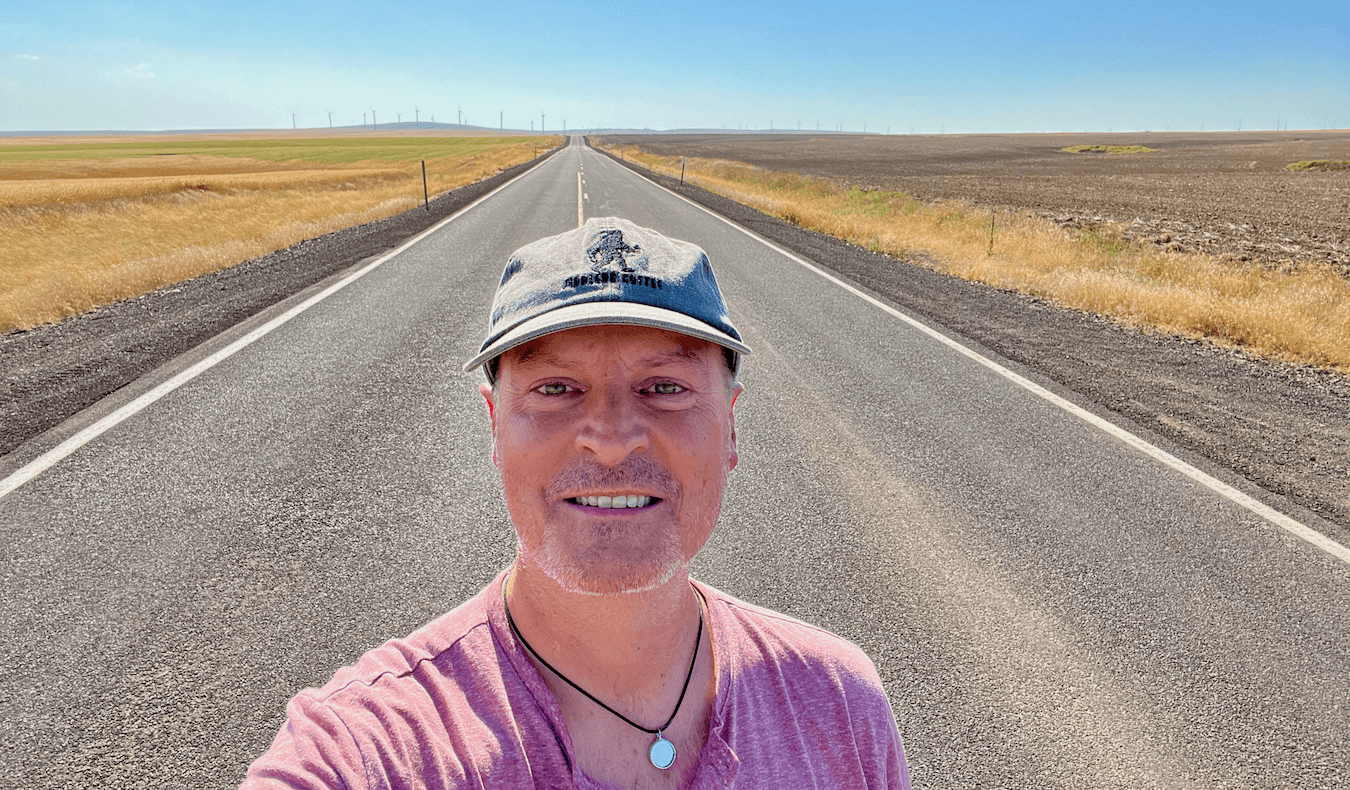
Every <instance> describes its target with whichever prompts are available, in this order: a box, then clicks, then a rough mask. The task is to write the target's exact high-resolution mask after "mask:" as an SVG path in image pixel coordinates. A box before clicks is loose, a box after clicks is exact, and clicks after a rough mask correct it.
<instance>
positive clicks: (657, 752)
mask: <svg viewBox="0 0 1350 790" xmlns="http://www.w3.org/2000/svg"><path fill="white" fill-rule="evenodd" d="M694 592H695V593H696V594H697V595H698V597H699V599H700V601H701V599H702V598H703V593H700V592H698V590H697V589H696V590H694ZM502 608H503V609H505V610H506V622H507V624H509V625H510V626H511V633H513V634H515V635H516V639H519V640H520V644H521V645H523V646H524V647H525V649H526V650H528V651H530V655H532V656H534V657H535V658H536V659H537V660H538V661H539V663H541V664H543V665H544V666H545V667H548V671H549V672H552V673H553V674H555V675H557V676H558V677H560V678H562V679H563V681H564V682H566V683H567V685H569V686H571V687H572V688H574V689H576V690H577V691H580V692H581V693H582V694H585V695H586V698H587V699H589V700H590V701H591V702H594V703H595V704H596V705H599V706H600V707H602V708H604V709H605V710H607V711H609V712H610V713H613V714H614V715H615V716H618V717H619V718H621V719H623V720H624V721H625V722H627V723H628V724H630V725H632V726H633V727H636V728H637V729H639V730H642V731H643V732H645V733H648V734H650V735H655V736H656V740H655V741H653V742H652V745H651V748H650V749H648V750H647V757H649V758H650V759H651V761H652V765H654V766H656V767H657V768H660V769H661V770H662V771H664V770H666V769H667V768H669V767H670V766H672V765H674V764H675V744H673V743H671V742H670V741H668V740H666V738H665V736H664V735H663V734H662V733H664V732H665V729H666V728H667V727H669V726H670V724H671V722H673V721H675V716H676V714H678V713H679V712H680V705H681V704H683V703H684V695H685V692H687V691H689V679H690V678H692V677H693V676H694V664H695V663H697V662H698V646H699V643H700V642H702V641H703V605H702V603H700V604H699V607H698V636H696V637H695V638H694V657H693V659H691V660H690V661H689V674H687V675H685V676H684V688H682V689H680V698H679V699H678V700H676V702H675V710H673V711H671V714H670V718H669V719H666V723H665V724H662V725H661V726H660V727H657V728H656V729H654V730H653V729H651V728H649V727H643V726H642V725H641V724H638V723H637V722H635V721H633V720H632V719H630V718H628V717H627V716H625V715H623V714H622V713H620V712H618V711H617V710H614V709H613V708H611V707H610V706H608V705H606V704H605V703H603V702H601V701H600V700H598V699H596V698H595V697H594V696H593V695H592V694H591V693H590V692H589V691H587V690H586V689H584V688H582V687H581V686H578V685H577V684H575V683H573V682H572V680H571V678H569V677H567V676H566V675H564V674H563V673H561V672H559V671H558V670H556V669H554V668H553V665H552V664H550V663H548V662H547V661H545V660H544V657H543V656H541V655H539V654H538V653H536V652H534V648H533V647H530V643H529V642H526V641H525V637H523V636H521V635H520V629H519V628H517V627H516V621H515V618H513V617H511V608H510V607H509V606H507V605H506V582H505V581H503V582H502Z"/></svg>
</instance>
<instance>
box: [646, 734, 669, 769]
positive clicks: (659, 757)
mask: <svg viewBox="0 0 1350 790" xmlns="http://www.w3.org/2000/svg"><path fill="white" fill-rule="evenodd" d="M647 756H648V757H650V758H652V765H654V766H656V767H657V768H660V769H661V770H662V771H664V770H666V769H667V768H669V767H670V766H672V765H674V764H675V744H673V743H671V742H670V741H668V740H666V739H665V738H664V737H663V736H662V735H661V734H660V733H658V734H657V736H656V742H655V743H653V744H652V748H650V749H648V750H647Z"/></svg>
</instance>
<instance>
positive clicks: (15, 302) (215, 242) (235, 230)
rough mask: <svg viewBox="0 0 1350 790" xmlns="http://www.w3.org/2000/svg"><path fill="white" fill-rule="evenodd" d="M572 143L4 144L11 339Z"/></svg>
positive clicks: (0, 276)
mask: <svg viewBox="0 0 1350 790" xmlns="http://www.w3.org/2000/svg"><path fill="white" fill-rule="evenodd" d="M561 142H562V140H561V138H560V137H545V138H494V137H482V136H478V137H393V138H389V137H354V138H336V139H332V138H325V139H297V138H288V139H281V140H271V139H244V140H173V141H163V140H158V141H128V140H111V141H100V142H74V143H72V142H60V143H36V144H22V143H16V142H14V141H12V140H10V141H6V143H5V144H3V145H0V331H4V330H13V329H25V328H29V327H32V326H36V325H38V324H41V323H48V322H53V321H58V320H60V319H62V318H64V317H67V316H70V315H74V314H77V313H80V312H84V311H86V310H89V309H91V308H93V307H97V306H98V305H102V304H108V303H110V302H114V301H118V300H121V299H128V298H132V297H135V296H138V295H140V294H144V293H147V292H149V291H152V290H154V289H156V288H160V287H163V286H166V285H171V284H173V283H176V282H180V281H182V280H185V279H189V278H191V277H195V276H198V275H201V274H205V273H208V272H211V271H216V270H218V269H222V268H225V267H228V266H232V265H234V264H236V263H239V262H241V261H245V260H248V259H250V258H254V257H257V256H260V255H265V254H267V253H269V252H273V251H275V250H279V249H283V248H285V247H287V246H290V245H291V244H294V243H296V242H299V241H302V240H304V239H308V238H313V237H315V236H319V235H322V234H324V233H329V232H331V231H335V230H340V229H342V228H346V227H350V226H352V225H356V224H360V223H365V222H371V221H374V220H378V219H382V218H385V217H389V216H392V215H394V214H397V213H399V212H402V211H406V210H407V209H410V208H414V207H416V206H418V205H419V204H421V202H422V199H423V193H422V169H421V162H422V161H425V162H426V172H427V186H428V191H429V192H430V194H431V195H432V196H435V195H437V194H439V193H442V192H446V191H449V190H452V189H455V188H457V187H460V186H464V185H466V184H470V183H473V182H475V181H480V180H482V179H484V178H487V177H489V176H491V175H494V174H495V173H498V172H501V171H502V170H504V169H507V168H509V167H512V166H514V165H517V164H520V163H522V162H526V161H529V160H530V159H532V158H534V157H535V156H536V155H537V154H538V153H540V152H542V151H545V150H547V149H548V148H550V147H553V146H557V145H560V144H561Z"/></svg>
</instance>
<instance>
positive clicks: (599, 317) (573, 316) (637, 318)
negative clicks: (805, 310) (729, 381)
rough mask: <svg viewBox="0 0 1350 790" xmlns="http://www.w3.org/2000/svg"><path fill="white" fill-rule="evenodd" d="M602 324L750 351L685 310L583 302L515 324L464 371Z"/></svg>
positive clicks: (744, 351) (471, 361) (630, 304)
mask: <svg viewBox="0 0 1350 790" xmlns="http://www.w3.org/2000/svg"><path fill="white" fill-rule="evenodd" d="M603 324H620V325H625V326H650V327H656V328H657V329H666V330H669V331H671V332H678V333H679V334H681V335H689V336H691V337H698V338H702V339H704V340H707V341H710V342H712V343H716V344H717V345H719V346H722V347H723V348H729V349H731V350H732V351H735V352H737V353H739V354H749V353H750V348H749V347H748V346H746V345H745V344H744V343H742V342H741V341H739V340H737V339H736V338H734V337H732V336H731V335H728V334H726V333H724V332H720V331H718V330H717V329H716V328H714V327H712V326H710V325H708V324H705V323H703V322H702V321H700V320H698V319H697V318H690V317H689V316H687V315H685V314H684V313H677V312H675V311H674V310H666V309H664V308H660V307H652V306H651V305H645V304H639V303H635V302H584V303H582V304H574V305H568V306H566V307H559V308H558V309H557V310H550V311H548V312H547V313H544V314H543V315H540V316H535V317H534V318H531V319H530V320H528V321H526V322H524V323H522V324H520V325H519V326H516V327H513V328H512V329H511V331H509V332H507V333H506V334H504V335H502V336H501V337H499V338H497V340H496V342H494V343H493V344H492V345H490V346H488V347H487V348H485V349H483V350H482V351H480V352H478V354H477V356H475V357H474V358H473V359H471V360H469V361H468V362H466V363H464V370H465V371H470V370H473V369H474V368H476V367H478V366H480V365H482V364H483V363H484V362H487V361H488V360H490V359H492V358H493V357H496V356H500V355H501V354H503V353H505V352H506V351H508V350H510V349H512V348H515V347H516V346H518V345H521V344H522V343H528V342H530V341H531V340H534V339H535V338H538V337H543V336H544V335H549V334H552V333H554V332H561V331H563V330H565V329H575V328H577V327H580V326H599V325H603Z"/></svg>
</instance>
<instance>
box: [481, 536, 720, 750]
mask: <svg viewBox="0 0 1350 790" xmlns="http://www.w3.org/2000/svg"><path fill="white" fill-rule="evenodd" d="M507 601H508V605H509V607H510V612H511V616H512V618H513V619H514V620H515V624H516V627H517V628H519V629H520V632H521V635H522V636H523V637H524V638H525V639H526V640H527V641H528V642H529V645H530V647H531V648H533V650H534V651H535V652H536V653H538V654H539V655H540V656H541V657H543V659H544V660H545V661H547V662H548V663H549V664H550V665H551V666H552V667H553V668H554V669H555V670H557V671H558V672H559V673H561V674H562V675H564V676H565V677H566V678H567V679H569V680H571V681H572V682H573V683H575V684H577V685H578V686H580V687H581V688H583V689H585V690H586V691H587V692H589V693H590V694H592V695H594V696H596V697H598V698H600V699H601V700H604V701H605V702H606V703H607V704H611V705H614V704H619V705H624V704H630V705H631V704H634V703H636V707H637V708H639V709H641V708H646V707H648V705H652V706H656V707H664V706H662V700H663V699H664V698H665V697H667V696H669V694H668V693H667V689H668V688H669V687H670V686H671V684H672V683H673V684H675V685H676V691H678V686H680V685H683V682H684V678H685V675H686V673H687V670H688V668H689V663H690V660H691V657H692V655H693V652H694V641H695V638H696V636H697V633H698V630H699V617H700V605H699V599H698V595H697V593H695V592H694V590H693V588H692V587H691V586H690V584H689V577H688V574H687V572H684V573H678V574H676V575H675V576H674V577H673V578H672V579H671V580H670V581H668V582H666V583H665V584H662V585H660V586H659V587H656V588H654V589H651V590H644V591H642V592H632V593H621V594H614V595H591V594H583V593H574V592H569V591H567V590H564V589H563V588H561V587H560V586H558V584H557V583H556V582H555V581H554V580H553V579H552V578H550V577H549V576H548V575H546V574H545V573H543V572H542V571H540V570H539V569H538V568H535V567H533V566H531V565H530V564H528V563H526V562H522V561H520V560H517V562H516V564H515V566H513V568H512V570H511V572H510V574H509V575H508V578H507ZM542 671H545V672H547V670H546V669H545V670H542ZM643 703H646V704H643ZM633 712H634V713H638V712H639V710H634V711H633ZM643 712H645V711H643ZM665 714H666V715H669V710H668V709H667V710H666V711H665ZM660 723H661V722H659V721H657V722H652V723H647V724H646V726H655V725H657V724H660Z"/></svg>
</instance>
